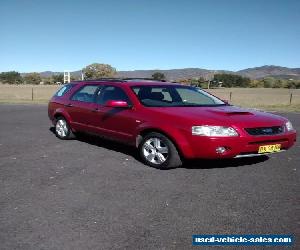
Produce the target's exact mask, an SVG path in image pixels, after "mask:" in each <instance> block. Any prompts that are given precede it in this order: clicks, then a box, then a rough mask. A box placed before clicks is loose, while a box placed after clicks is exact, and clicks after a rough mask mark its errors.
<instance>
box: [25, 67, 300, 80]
mask: <svg viewBox="0 0 300 250" xmlns="http://www.w3.org/2000/svg"><path fill="white" fill-rule="evenodd" d="M155 72H161V73H163V74H164V75H165V76H166V78H167V79H168V80H178V79H186V78H197V77H203V78H205V79H210V78H212V77H213V75H214V74H217V73H231V74H237V75H241V76H245V77H249V78H251V79H262V78H265V77H275V78H279V79H294V80H300V68H287V67H281V66H274V65H265V66H261V67H254V68H248V69H243V70H239V71H228V70H209V69H201V68H183V69H169V70H159V69H157V70H156V69H153V70H132V71H118V72H117V76H116V77H123V78H134V77H136V78H151V76H152V74H153V73H155ZM25 74H26V73H25ZM40 74H41V75H42V76H43V77H49V76H52V75H57V74H62V72H52V71H44V72H40ZM71 75H72V76H75V77H78V76H81V71H80V70H79V71H73V72H71Z"/></svg>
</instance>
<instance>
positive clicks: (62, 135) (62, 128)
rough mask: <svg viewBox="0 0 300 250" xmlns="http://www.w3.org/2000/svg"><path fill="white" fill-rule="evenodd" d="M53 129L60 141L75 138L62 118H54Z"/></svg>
mask: <svg viewBox="0 0 300 250" xmlns="http://www.w3.org/2000/svg"><path fill="white" fill-rule="evenodd" d="M54 129H55V135H56V136H57V137H58V138H59V139H61V140H70V139H73V138H74V137H75V136H74V133H73V132H72V129H71V127H70V125H69V123H68V122H67V120H66V119H65V118H64V117H62V116H60V117H58V118H56V121H55V127H54Z"/></svg>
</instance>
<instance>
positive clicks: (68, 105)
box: [65, 103, 73, 107]
mask: <svg viewBox="0 0 300 250" xmlns="http://www.w3.org/2000/svg"><path fill="white" fill-rule="evenodd" d="M65 107H73V105H72V104H71V103H68V104H65Z"/></svg>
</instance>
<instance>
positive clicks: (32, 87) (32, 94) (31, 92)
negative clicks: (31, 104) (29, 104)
mask: <svg viewBox="0 0 300 250" xmlns="http://www.w3.org/2000/svg"><path fill="white" fill-rule="evenodd" d="M31 101H33V87H32V88H31Z"/></svg>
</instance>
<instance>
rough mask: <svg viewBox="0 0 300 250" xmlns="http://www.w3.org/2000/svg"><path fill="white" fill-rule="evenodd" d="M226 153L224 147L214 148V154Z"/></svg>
mask: <svg viewBox="0 0 300 250" xmlns="http://www.w3.org/2000/svg"><path fill="white" fill-rule="evenodd" d="M225 151H226V148H224V147H217V148H216V153H217V154H223V153H224V152H225Z"/></svg>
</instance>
